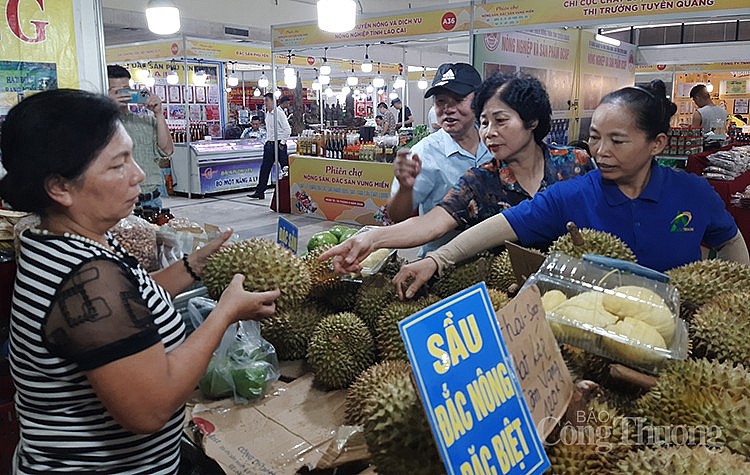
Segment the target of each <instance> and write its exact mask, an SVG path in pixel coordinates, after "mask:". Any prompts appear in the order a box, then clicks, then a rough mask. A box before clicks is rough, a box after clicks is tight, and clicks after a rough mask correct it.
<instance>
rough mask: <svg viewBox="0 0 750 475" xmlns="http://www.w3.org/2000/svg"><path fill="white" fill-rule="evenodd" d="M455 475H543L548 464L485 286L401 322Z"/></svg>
mask: <svg viewBox="0 0 750 475" xmlns="http://www.w3.org/2000/svg"><path fill="white" fill-rule="evenodd" d="M399 330H400V331H401V337H402V338H403V340H404V343H405V344H406V351H407V353H408V354H409V360H410V361H411V364H412V368H413V371H414V375H415V376H416V381H417V386H418V390H419V392H420V393H421V396H422V403H423V404H424V405H425V408H426V409H427V416H428V418H429V420H430V426H431V427H432V432H433V434H434V435H435V439H436V440H437V443H438V448H439V450H440V452H441V454H442V456H443V462H444V463H445V467H446V469H447V471H448V473H449V474H461V475H474V474H480V473H481V474H488V473H497V474H514V475H515V474H519V475H520V474H524V475H525V474H537V473H542V472H544V471H545V470H546V469H547V468H548V467H549V466H550V464H549V460H548V459H547V455H546V454H545V453H544V448H543V446H542V442H541V440H540V437H539V434H538V433H537V430H536V428H535V426H534V421H533V419H532V417H531V414H530V413H529V409H528V407H527V406H526V402H525V400H524V397H523V393H522V391H521V387H520V385H519V383H518V379H517V377H516V374H515V371H514V369H513V365H512V363H511V359H510V357H509V353H508V349H507V347H506V346H505V342H504V340H503V336H502V333H501V331H500V326H499V324H498V321H497V318H496V317H495V311H494V310H493V308H492V303H491V302H490V297H489V295H488V294H487V288H486V287H485V285H484V283H483V282H482V283H479V284H477V285H474V286H472V287H469V288H468V289H465V290H463V291H461V292H459V293H457V294H455V295H453V296H452V297H449V298H447V299H445V300H443V301H441V302H438V303H436V304H435V305H432V306H430V307H428V308H426V309H424V310H422V311H420V312H418V313H415V314H414V315H412V316H411V317H408V318H405V319H404V320H403V321H401V323H400V324H399Z"/></svg>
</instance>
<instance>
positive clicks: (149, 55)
mask: <svg viewBox="0 0 750 475" xmlns="http://www.w3.org/2000/svg"><path fill="white" fill-rule="evenodd" d="M182 55H183V54H182V40H179V39H178V40H169V41H156V42H150V43H137V44H133V45H124V46H109V47H107V51H106V53H105V57H106V61H107V63H108V64H114V63H127V62H130V61H144V60H148V59H162V58H177V57H181V56H182Z"/></svg>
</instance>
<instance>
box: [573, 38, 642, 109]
mask: <svg viewBox="0 0 750 475" xmlns="http://www.w3.org/2000/svg"><path fill="white" fill-rule="evenodd" d="M635 53H636V47H635V45H631V44H630V43H620V44H619V45H618V46H614V45H610V44H607V43H602V42H601V41H597V40H596V35H595V34H594V33H592V32H590V31H582V32H581V55H580V58H579V59H580V71H581V92H580V95H579V97H580V108H581V109H582V110H584V111H588V112H593V111H594V109H596V106H597V105H598V104H599V101H600V100H601V98H602V97H604V96H606V95H607V94H609V93H610V92H612V91H616V90H617V89H620V88H621V87H626V86H632V85H633V83H634V82H635Z"/></svg>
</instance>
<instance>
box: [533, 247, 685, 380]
mask: <svg viewBox="0 0 750 475" xmlns="http://www.w3.org/2000/svg"><path fill="white" fill-rule="evenodd" d="M531 285H536V286H537V287H538V288H539V290H540V291H541V293H542V303H543V305H544V309H545V313H546V315H547V321H549V323H550V326H551V327H552V331H553V333H554V334H555V337H556V338H557V340H558V342H559V343H566V344H569V345H572V346H576V347H578V348H581V349H583V350H586V351H588V352H590V353H595V354H597V355H601V356H604V357H606V358H609V359H612V360H614V361H617V362H620V363H622V364H625V365H627V366H630V367H633V368H636V369H638V370H641V371H644V372H648V373H658V372H659V370H660V369H661V368H662V367H663V365H664V364H665V363H666V362H667V361H668V360H684V359H686V358H687V350H688V332H687V325H686V324H685V322H684V321H683V320H682V319H681V318H679V308H680V298H679V293H678V291H677V289H676V288H674V287H673V286H671V285H669V284H668V283H665V282H662V281H658V280H655V279H652V278H648V277H645V276H643V275H638V274H634V273H632V272H628V271H625V270H622V269H619V268H612V267H608V266H605V265H603V264H599V263H594V262H590V261H587V260H583V259H577V258H575V257H571V256H568V255H566V254H562V253H560V252H554V253H552V254H550V255H549V256H548V257H547V259H546V260H545V261H544V263H543V264H542V266H541V267H540V268H539V271H537V273H536V274H534V275H532V276H531V277H530V278H529V279H528V280H527V281H526V283H525V284H524V287H528V286H531Z"/></svg>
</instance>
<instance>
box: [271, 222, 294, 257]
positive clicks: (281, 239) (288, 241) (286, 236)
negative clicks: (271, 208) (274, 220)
mask: <svg viewBox="0 0 750 475" xmlns="http://www.w3.org/2000/svg"><path fill="white" fill-rule="evenodd" d="M298 236H299V228H297V226H295V225H294V223H292V222H291V221H289V220H288V219H285V218H282V217H281V216H279V225H278V227H277V229H276V242H277V243H279V244H281V245H282V246H284V247H285V248H287V249H291V250H292V252H293V253H295V254H297V237H298Z"/></svg>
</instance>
